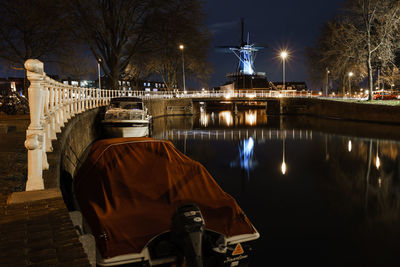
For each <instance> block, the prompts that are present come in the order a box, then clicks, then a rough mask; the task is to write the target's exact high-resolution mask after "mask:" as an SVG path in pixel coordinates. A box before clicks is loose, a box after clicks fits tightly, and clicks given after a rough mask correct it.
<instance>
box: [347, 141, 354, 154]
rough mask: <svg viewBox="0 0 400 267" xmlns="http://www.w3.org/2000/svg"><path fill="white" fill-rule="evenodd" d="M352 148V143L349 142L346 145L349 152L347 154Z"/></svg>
mask: <svg viewBox="0 0 400 267" xmlns="http://www.w3.org/2000/svg"><path fill="white" fill-rule="evenodd" d="M352 148H353V146H352V143H351V140H349V143H348V144H347V150H348V151H349V152H351V149H352Z"/></svg>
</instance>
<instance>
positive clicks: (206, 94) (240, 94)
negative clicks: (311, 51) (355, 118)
mask: <svg viewBox="0 0 400 267" xmlns="http://www.w3.org/2000/svg"><path fill="white" fill-rule="evenodd" d="M121 92H123V93H125V94H126V95H129V96H131V95H132V96H137V97H141V98H143V99H157V98H225V99H235V98H248V99H252V98H255V99H257V98H282V97H313V95H312V94H311V93H310V92H297V91H296V90H281V91H277V90H262V89H253V90H242V89H241V90H229V91H186V92H184V91H178V92H163V91H158V92H146V91H121Z"/></svg>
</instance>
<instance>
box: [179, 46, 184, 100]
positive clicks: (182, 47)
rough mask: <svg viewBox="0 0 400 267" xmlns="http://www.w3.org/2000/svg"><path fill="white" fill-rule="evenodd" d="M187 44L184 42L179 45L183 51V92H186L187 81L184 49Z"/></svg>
mask: <svg viewBox="0 0 400 267" xmlns="http://www.w3.org/2000/svg"><path fill="white" fill-rule="evenodd" d="M184 48H185V46H184V45H183V44H181V45H179V49H180V50H181V51H182V76H183V92H186V83H185V57H184V55H183V49H184Z"/></svg>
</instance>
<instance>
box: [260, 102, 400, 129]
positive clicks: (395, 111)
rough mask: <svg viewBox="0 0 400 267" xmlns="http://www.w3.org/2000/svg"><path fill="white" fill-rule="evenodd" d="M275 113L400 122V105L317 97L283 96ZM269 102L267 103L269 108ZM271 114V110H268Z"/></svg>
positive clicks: (390, 122)
mask: <svg viewBox="0 0 400 267" xmlns="http://www.w3.org/2000/svg"><path fill="white" fill-rule="evenodd" d="M277 106H278V105H276V103H274V110H275V112H273V113H274V114H282V115H308V116H315V117H320V118H328V119H338V120H351V121H363V122H377V123H387V124H400V105H398V106H389V105H378V104H368V103H364V102H343V101H335V100H328V99H315V98H282V99H280V100H279V111H278V110H277ZM268 107H269V103H268V104H267V110H268ZM268 113H269V114H270V112H268Z"/></svg>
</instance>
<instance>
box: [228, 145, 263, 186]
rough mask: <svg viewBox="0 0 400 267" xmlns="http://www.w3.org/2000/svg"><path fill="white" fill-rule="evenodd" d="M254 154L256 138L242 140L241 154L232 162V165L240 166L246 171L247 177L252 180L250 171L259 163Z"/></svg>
mask: <svg viewBox="0 0 400 267" xmlns="http://www.w3.org/2000/svg"><path fill="white" fill-rule="evenodd" d="M253 155H254V139H253V138H252V137H250V138H249V139H245V140H241V141H240V145H239V156H238V157H237V158H236V159H235V160H234V161H232V162H231V164H230V166H231V168H233V167H240V168H241V169H242V170H243V171H245V173H246V177H247V179H248V180H250V171H252V170H253V169H254V167H255V166H256V165H257V162H256V160H255V159H254V157H253Z"/></svg>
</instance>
